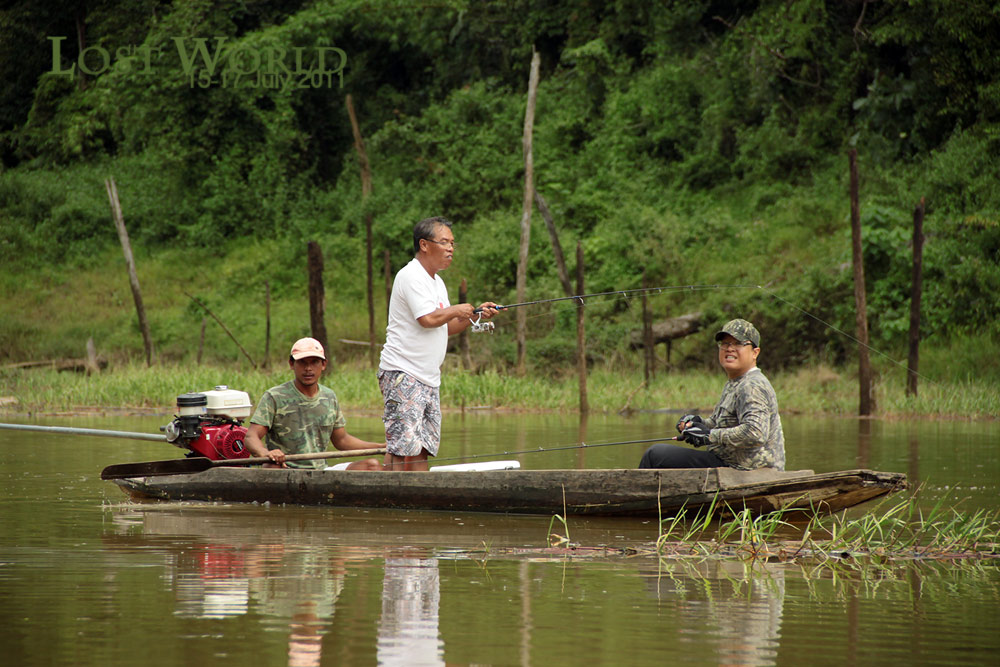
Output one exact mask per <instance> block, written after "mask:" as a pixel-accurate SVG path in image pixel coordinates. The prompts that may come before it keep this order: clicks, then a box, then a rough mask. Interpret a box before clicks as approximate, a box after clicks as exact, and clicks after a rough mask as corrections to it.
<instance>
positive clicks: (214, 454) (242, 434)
mask: <svg viewBox="0 0 1000 667" xmlns="http://www.w3.org/2000/svg"><path fill="white" fill-rule="evenodd" d="M249 416H250V395H249V394H247V393H246V392H245V391H235V390H232V389H230V388H229V387H227V386H226V385H218V386H217V387H216V388H215V389H213V390H212V391H204V392H198V393H190V394H181V395H180V396H178V397H177V414H176V415H175V416H174V420H173V421H172V422H170V423H169V424H167V425H166V426H164V427H162V428H161V430H162V431H163V432H164V434H165V435H166V436H167V442H169V443H170V444H172V445H175V446H177V447H180V448H181V449H187V450H190V451H189V453H188V456H204V457H207V458H210V459H212V460H215V461H218V460H220V459H243V458H247V457H248V456H250V452H248V451H247V449H246V447H244V445H243V442H244V440H245V439H246V434H247V430H246V428H244V427H243V426H242V424H243V419H246V418H247V417H249Z"/></svg>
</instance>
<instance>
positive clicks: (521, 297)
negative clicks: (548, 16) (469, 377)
mask: <svg viewBox="0 0 1000 667" xmlns="http://www.w3.org/2000/svg"><path fill="white" fill-rule="evenodd" d="M540 63H541V56H539V55H538V51H536V50H535V47H534V46H532V47H531V73H530V75H529V76H528V104H527V108H526V109H525V112H524V136H523V137H522V139H521V146H522V148H523V150H524V197H523V200H522V206H521V246H520V251H519V253H518V258H517V300H518V302H524V301H526V300H527V299H526V298H525V291H526V288H527V282H528V246H529V244H530V241H531V201H532V199H533V198H534V194H535V183H534V178H535V175H534V157H533V155H532V147H531V137H532V132H533V130H534V125H535V96H536V95H537V92H538V67H539V64H540ZM527 328H528V318H527V313H526V312H525V310H524V308H518V309H517V374H518V375H524V373H525V367H524V357H525V353H526V348H525V345H526V343H525V338H526V330H527Z"/></svg>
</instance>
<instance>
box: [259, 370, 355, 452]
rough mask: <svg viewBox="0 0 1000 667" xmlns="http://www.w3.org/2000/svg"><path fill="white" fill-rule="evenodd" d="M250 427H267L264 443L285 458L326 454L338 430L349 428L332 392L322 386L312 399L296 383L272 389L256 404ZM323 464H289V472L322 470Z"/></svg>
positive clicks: (291, 382) (288, 383) (290, 381)
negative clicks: (315, 453) (335, 431)
mask: <svg viewBox="0 0 1000 667" xmlns="http://www.w3.org/2000/svg"><path fill="white" fill-rule="evenodd" d="M250 423H251V424H260V425H261V426H266V427H267V429H268V430H267V436H265V439H264V442H265V445H266V446H267V448H268V449H272V448H274V447H277V448H278V449H280V450H281V451H283V452H285V453H286V454H311V453H313V452H324V451H326V449H327V445H329V444H330V434H331V433H333V429H335V428H343V427H344V426H346V425H347V420H346V419H344V413H343V412H341V410H340V402H339V401H338V400H337V395H336V394H335V393H334V392H333V390H332V389H329V388H327V387H324V386H322V385H320V387H319V392H317V394H316V395H315V396H313V397H312V398H310V397H308V396H305V395H303V394H302V392H300V391H299V390H298V389H296V388H295V382H294V381H292V380H289V381H288V382H286V383H284V384H281V385H278V386H277V387H271V388H270V389H268V390H267V391H265V392H264V395H263V396H261V397H260V401H259V402H258V403H257V410H256V411H255V412H254V414H253V417H251V418H250ZM324 465H326V464H325V463H324V462H323V461H318V460H310V461H289V462H288V467H289V468H322V467H323V466H324Z"/></svg>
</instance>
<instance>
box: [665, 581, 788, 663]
mask: <svg viewBox="0 0 1000 667" xmlns="http://www.w3.org/2000/svg"><path fill="white" fill-rule="evenodd" d="M674 567H676V568H677V571H675V572H673V573H670V574H668V573H664V572H656V573H655V575H654V576H650V578H649V579H647V585H648V586H649V588H650V589H651V590H652V591H653V592H654V594H655V595H656V597H657V598H658V599H660V600H662V601H664V602H674V603H675V604H677V603H679V607H678V608H677V609H675V610H674V612H672V613H671V623H672V624H673V625H674V627H675V630H676V632H678V633H680V634H683V635H684V636H685V637H687V638H688V639H689V640H690V641H698V642H702V643H704V644H708V645H710V646H712V647H713V648H714V650H715V653H716V662H717V663H718V664H720V665H741V666H742V665H746V666H756V665H774V664H775V663H776V661H777V657H778V646H779V640H780V638H781V618H782V614H783V611H784V605H785V570H784V569H783V568H782V567H781V566H775V567H769V566H767V565H761V564H759V563H758V564H755V565H753V566H751V568H747V567H746V566H745V565H744V564H743V563H739V562H734V561H723V562H719V563H705V564H703V565H701V566H699V567H698V571H697V572H691V571H689V570H686V569H682V568H684V566H682V565H674ZM647 574H649V575H653V573H647ZM691 579H693V580H694V581H695V583H694V584H692V585H690V586H684V587H683V588H680V589H677V588H675V587H674V582H675V581H681V582H683V583H684V584H688V583H691V582H690V581H689V580H691ZM699 579H702V580H703V581H699ZM734 584H735V585H734ZM678 598H680V599H679V600H678ZM699 633H703V634H699Z"/></svg>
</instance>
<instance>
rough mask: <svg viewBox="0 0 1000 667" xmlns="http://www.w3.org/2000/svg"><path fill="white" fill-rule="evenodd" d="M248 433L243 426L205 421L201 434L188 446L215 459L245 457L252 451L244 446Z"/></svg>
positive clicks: (202, 454)
mask: <svg viewBox="0 0 1000 667" xmlns="http://www.w3.org/2000/svg"><path fill="white" fill-rule="evenodd" d="M246 435H247V430H246V429H245V428H243V427H242V426H236V425H234V424H225V425H223V426H218V425H213V424H210V423H204V424H202V425H201V435H200V436H198V439H197V440H195V441H194V442H192V443H191V444H190V445H188V446H189V447H190V448H191V449H192V451H194V452H197V453H198V454H200V455H201V456H205V457H207V458H210V459H212V460H213V461H218V460H220V459H245V458H247V457H249V456H250V452H248V451H247V450H246V447H244V446H243V441H244V439H245V438H246Z"/></svg>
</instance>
